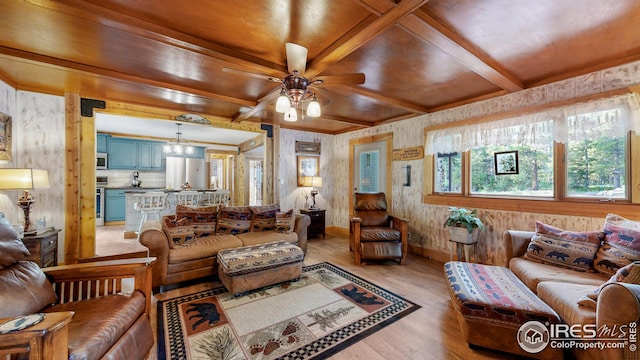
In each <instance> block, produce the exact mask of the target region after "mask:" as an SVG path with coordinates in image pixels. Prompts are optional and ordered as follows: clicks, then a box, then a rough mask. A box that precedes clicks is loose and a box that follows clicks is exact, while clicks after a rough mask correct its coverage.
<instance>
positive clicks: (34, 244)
mask: <svg viewBox="0 0 640 360" xmlns="http://www.w3.org/2000/svg"><path fill="white" fill-rule="evenodd" d="M59 232H60V230H59V229H58V230H56V229H51V230H48V231H47V232H44V233H42V234H38V235H25V236H24V238H22V242H23V243H24V246H26V247H27V249H28V250H29V252H30V253H31V256H29V257H28V258H27V259H26V260H30V261H33V262H35V263H36V264H38V266H40V267H49V266H56V265H58V233H59Z"/></svg>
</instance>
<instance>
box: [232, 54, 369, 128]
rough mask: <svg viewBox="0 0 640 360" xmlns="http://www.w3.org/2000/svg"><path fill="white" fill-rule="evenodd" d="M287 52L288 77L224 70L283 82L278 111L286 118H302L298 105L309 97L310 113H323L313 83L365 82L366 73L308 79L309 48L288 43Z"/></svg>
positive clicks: (277, 104) (313, 114) (312, 114)
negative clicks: (298, 112) (305, 74)
mask: <svg viewBox="0 0 640 360" xmlns="http://www.w3.org/2000/svg"><path fill="white" fill-rule="evenodd" d="M285 51H286V54H287V69H288V71H289V75H287V76H285V77H284V78H283V79H280V78H277V77H273V76H269V75H265V74H257V73H252V72H248V71H242V70H236V69H231V68H223V69H222V71H225V72H231V73H239V74H243V75H246V76H251V77H255V78H259V79H265V80H268V81H273V82H277V83H280V84H281V85H282V90H281V91H280V96H279V97H278V100H277V101H276V111H277V112H280V113H284V114H285V115H284V120H286V121H296V120H297V119H298V115H297V112H296V108H298V107H301V106H302V102H303V101H306V100H309V99H311V101H310V102H309V104H308V105H307V112H306V113H307V116H310V117H319V116H320V115H321V110H320V103H319V102H318V98H317V97H316V94H315V93H314V92H313V91H312V90H311V89H310V88H309V86H313V85H322V84H325V85H342V84H364V81H365V76H364V74H363V73H356V74H343V75H325V76H316V77H315V78H313V79H308V78H306V77H305V76H304V73H305V69H306V66H307V53H308V50H307V48H306V47H304V46H302V45H298V44H294V43H286V44H285Z"/></svg>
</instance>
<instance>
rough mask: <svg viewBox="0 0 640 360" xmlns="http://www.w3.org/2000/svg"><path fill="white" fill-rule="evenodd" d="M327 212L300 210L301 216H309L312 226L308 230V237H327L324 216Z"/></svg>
mask: <svg viewBox="0 0 640 360" xmlns="http://www.w3.org/2000/svg"><path fill="white" fill-rule="evenodd" d="M326 211H327V210H321V209H300V214H303V215H309V217H310V218H311V224H310V225H309V227H308V228H307V235H322V238H323V239H324V235H325V229H324V227H325V226H324V225H325V218H324V214H325V212H326Z"/></svg>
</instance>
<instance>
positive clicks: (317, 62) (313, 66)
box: [305, 0, 427, 78]
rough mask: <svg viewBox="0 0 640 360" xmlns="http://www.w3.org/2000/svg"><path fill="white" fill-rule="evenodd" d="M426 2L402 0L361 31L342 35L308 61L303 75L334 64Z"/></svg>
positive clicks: (322, 69) (313, 73)
mask: <svg viewBox="0 0 640 360" xmlns="http://www.w3.org/2000/svg"><path fill="white" fill-rule="evenodd" d="M426 2H427V0H402V1H401V2H400V3H399V4H397V5H396V6H394V7H393V8H391V9H390V10H389V11H387V12H385V13H384V14H383V15H382V16H380V17H379V18H378V19H376V20H374V21H373V22H371V23H370V24H369V25H367V26H366V27H365V28H364V29H362V30H361V31H358V32H357V33H356V34H351V33H348V34H347V35H346V36H343V38H341V39H340V40H338V41H336V42H335V43H334V44H333V45H332V46H330V47H328V48H327V49H325V50H324V51H323V52H321V53H320V54H319V55H318V56H316V57H315V58H314V59H313V60H311V61H310V62H309V64H308V65H307V71H306V73H305V76H307V77H309V78H312V77H314V76H315V75H318V74H320V73H322V72H323V71H324V70H326V69H327V68H328V67H329V66H331V64H335V63H336V62H338V61H340V60H342V59H344V58H345V57H347V56H348V55H349V54H351V53H353V52H354V51H356V50H358V49H359V48H360V47H362V46H363V45H365V44H366V43H368V42H369V41H370V40H372V39H373V38H374V37H376V36H378V35H379V34H380V33H382V32H383V31H385V30H386V29H388V28H389V27H391V26H393V25H394V24H395V23H396V22H398V21H399V20H401V19H402V18H404V17H406V16H408V15H409V14H411V13H412V12H413V11H415V10H416V9H418V8H420V6H422V5H424V4H425V3H426Z"/></svg>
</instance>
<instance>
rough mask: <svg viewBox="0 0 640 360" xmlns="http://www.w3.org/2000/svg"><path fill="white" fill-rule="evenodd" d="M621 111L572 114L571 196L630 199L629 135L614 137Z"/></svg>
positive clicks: (569, 174) (570, 121) (568, 185)
mask: <svg viewBox="0 0 640 360" xmlns="http://www.w3.org/2000/svg"><path fill="white" fill-rule="evenodd" d="M616 116H617V111H615V110H611V111H601V112H595V113H587V114H581V115H580V116H571V117H569V118H568V119H567V121H568V123H569V125H568V129H569V141H568V143H567V149H566V154H567V156H566V158H567V196H568V197H581V198H585V197H586V198H599V199H603V198H604V199H609V198H610V199H625V198H627V190H626V189H627V186H626V178H627V176H626V174H627V171H626V169H627V158H628V157H627V152H628V146H627V136H611V135H610V134H611V133H612V129H611V127H612V126H615V124H612V122H611V121H602V120H601V119H610V118H612V117H616Z"/></svg>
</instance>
